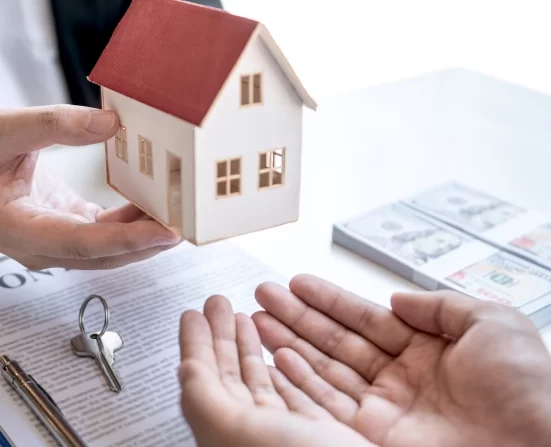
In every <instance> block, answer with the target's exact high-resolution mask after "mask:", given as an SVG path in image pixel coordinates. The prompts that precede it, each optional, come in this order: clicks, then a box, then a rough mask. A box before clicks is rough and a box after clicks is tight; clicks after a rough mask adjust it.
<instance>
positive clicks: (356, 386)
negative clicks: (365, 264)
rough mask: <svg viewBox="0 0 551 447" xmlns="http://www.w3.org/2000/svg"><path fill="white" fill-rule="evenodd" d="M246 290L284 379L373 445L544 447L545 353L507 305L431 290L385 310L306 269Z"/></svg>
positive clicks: (395, 300)
mask: <svg viewBox="0 0 551 447" xmlns="http://www.w3.org/2000/svg"><path fill="white" fill-rule="evenodd" d="M256 298H257V301H258V303H259V304H260V305H261V307H262V308H263V309H264V310H263V311H260V312H258V313H256V314H254V315H253V321H254V323H255V325H256V327H257V329H258V331H259V335H260V337H261V340H262V343H263V345H264V346H265V347H266V348H267V349H268V351H270V352H271V353H273V355H274V363H275V366H276V367H277V369H278V370H279V371H281V373H282V374H283V375H284V376H285V377H287V378H288V380H289V382H290V383H291V384H292V385H289V386H294V387H296V388H295V389H300V390H301V391H302V392H304V393H305V394H306V395H308V397H309V398H310V399H311V400H312V401H314V402H315V403H316V404H317V405H319V407H320V408H323V409H325V410H326V411H327V412H328V413H329V414H330V415H331V417H332V418H334V421H336V422H340V423H342V424H345V425H347V426H348V427H350V428H352V429H354V430H355V431H356V432H357V433H360V434H361V435H362V436H363V437H365V439H367V440H368V441H370V442H371V443H372V444H373V445H378V446H381V447H433V446H434V447H437V446H438V447H440V446H446V447H463V446H464V447H467V446H468V447H472V446H477V447H489V446H492V447H493V446H500V447H528V446H531V447H539V446H549V445H551V424H550V423H549V420H550V417H551V357H550V356H549V353H548V350H547V349H546V347H545V345H544V343H543V342H542V340H541V338H540V336H539V333H538V332H537V330H536V329H535V328H534V326H533V325H532V323H531V322H530V321H529V320H528V318H526V317H525V316H524V315H522V314H521V313H520V312H518V311H516V310H515V309H513V308H508V307H505V306H502V305H499V304H494V303H490V302H483V301H479V300H476V299H474V298H470V297H467V296H464V295H461V294H458V293H454V292H444V291H442V292H423V293H399V294H398V293H397V294H395V295H393V296H392V299H391V309H387V308H386V307H383V306H380V305H377V304H375V303H373V302H370V301H368V300H367V299H363V298H361V297H358V296H356V295H354V294H353V293H351V292H349V291H347V290H343V289H342V288H340V287H337V286H335V285H334V284H331V283H329V282H327V281H324V280H322V279H320V278H317V277H313V276H310V275H299V276H297V277H295V278H294V279H293V280H292V281H291V283H290V285H289V288H288V289H287V288H284V287H282V286H279V285H277V284H273V283H266V284H262V285H261V286H260V287H259V288H258V289H257V292H256ZM253 413H254V411H251V412H250V414H251V416H252V415H253ZM328 426H329V425H328ZM331 427H336V425H334V424H333V425H331ZM290 430H291V429H290V426H289V431H290ZM289 437H291V435H289ZM333 439H334V438H333ZM282 445H283V444H282ZM302 445H306V444H302ZM335 445H347V444H346V443H345V442H342V443H337V444H335Z"/></svg>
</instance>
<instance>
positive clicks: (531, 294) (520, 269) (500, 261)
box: [333, 203, 551, 328]
mask: <svg viewBox="0 0 551 447" xmlns="http://www.w3.org/2000/svg"><path fill="white" fill-rule="evenodd" d="M333 241H334V242H335V243H337V244H339V245H341V246H343V247H345V248H348V249H349V250H351V251H354V252H355V253H357V254H359V255H360V256H363V257H364V258H366V259H369V260H371V261H373V262H375V263H377V264H379V265H381V266H383V267H385V268H387V269H388V270H390V271H392V272H394V273H396V274H398V275H400V276H402V277H404V278H406V279H408V280H410V281H412V282H413V283H416V284H418V285H419V286H421V287H422V288H424V289H426V290H439V289H452V290H457V291H459V292H461V293H463V294H466V295H470V296H472V297H474V298H477V299H481V300H491V301H496V302H499V303H501V304H504V305H507V306H512V307H515V308H516V309H518V310H519V311H521V312H523V313H524V314H525V315H527V316H529V317H530V318H531V319H532V321H533V323H534V324H535V325H536V326H537V327H538V328H541V327H543V326H545V325H547V324H548V323H549V322H550V321H551V271H549V270H547V269H545V268H543V267H541V266H538V265H536V264H534V263H532V262H529V261H527V260H525V259H522V258H519V257H518V256H515V255H514V254H512V253H510V252H508V251H506V250H502V249H500V248H497V247H495V246H493V245H491V244H489V243H487V242H485V241H482V240H480V239H478V238H476V237H474V236H472V235H470V234H468V233H466V232H464V231H461V230H459V229H457V228H454V227H453V226H451V225H448V224H446V223H444V222H442V221H440V220H438V219H435V218H433V217H431V216H429V215H427V214H426V213H423V212H421V211H417V210H415V209H413V208H411V207H409V206H407V205H405V204H403V203H394V204H390V205H388V206H384V207H381V208H378V209H375V210H372V211H371V212H368V213H366V214H364V215H361V216H357V217H355V218H352V219H349V220H346V221H343V222H337V223H335V224H334V225H333Z"/></svg>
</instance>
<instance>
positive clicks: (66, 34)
mask: <svg viewBox="0 0 551 447" xmlns="http://www.w3.org/2000/svg"><path fill="white" fill-rule="evenodd" d="M192 1H193V2H194V3H199V4H203V5H206V6H213V7H217V8H222V2H221V0H192ZM131 2H132V0H50V3H51V6H52V13H53V18H54V24H55V29H56V36H57V41H58V52H59V58H60V63H61V67H62V69H63V73H64V75H65V80H66V83H67V88H68V91H69V95H70V100H71V102H72V103H73V104H76V105H83V106H89V107H97V108H100V107H101V99H100V91H99V87H98V86H97V85H94V84H92V83H90V82H89V81H88V80H87V79H86V76H88V74H90V72H91V71H92V68H94V65H95V64H96V62H97V60H98V59H99V57H100V55H101V52H102V51H103V49H104V48H105V46H106V45H107V42H108V41H109V39H110V37H111V34H112V33H113V31H114V29H115V27H116V26H117V24H118V23H119V21H120V19H121V18H122V16H123V15H124V13H125V12H126V9H127V8H128V7H129V6H130V3H131Z"/></svg>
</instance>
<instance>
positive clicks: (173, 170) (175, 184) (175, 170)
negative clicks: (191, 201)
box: [166, 151, 183, 234]
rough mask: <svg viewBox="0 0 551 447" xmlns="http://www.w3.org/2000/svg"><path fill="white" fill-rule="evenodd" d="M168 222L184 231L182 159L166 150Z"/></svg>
mask: <svg viewBox="0 0 551 447" xmlns="http://www.w3.org/2000/svg"><path fill="white" fill-rule="evenodd" d="M166 165H167V181H168V188H167V201H168V224H169V225H170V226H171V227H175V228H177V229H178V230H179V231H180V234H181V233H182V211H183V210H182V159H181V158H180V157H178V156H177V155H175V154H173V153H172V152H169V151H166Z"/></svg>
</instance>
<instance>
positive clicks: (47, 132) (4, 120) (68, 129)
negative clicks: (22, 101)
mask: <svg viewBox="0 0 551 447" xmlns="http://www.w3.org/2000/svg"><path fill="white" fill-rule="evenodd" d="M118 126H119V120H118V117H117V115H116V113H115V112H113V111H107V110H99V109H93V108H89V107H81V106H72V105H55V106H40V107H27V108H22V109H8V110H6V109H4V110H0V157H2V158H4V159H5V158H6V157H7V158H12V157H14V156H17V155H22V154H26V153H27V152H31V151H36V150H39V149H42V148H45V147H48V146H51V145H53V144H64V145H68V146H85V145H89V144H94V143H99V142H102V141H105V140H107V139H109V138H111V137H112V136H113V135H114V134H115V133H116V131H117V129H118Z"/></svg>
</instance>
